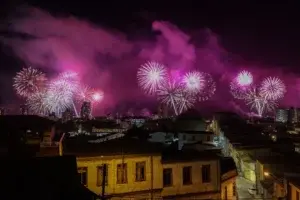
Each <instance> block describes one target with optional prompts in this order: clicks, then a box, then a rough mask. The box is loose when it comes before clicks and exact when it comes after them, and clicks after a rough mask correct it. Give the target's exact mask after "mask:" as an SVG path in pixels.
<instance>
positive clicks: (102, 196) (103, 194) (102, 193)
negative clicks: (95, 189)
mask: <svg viewBox="0 0 300 200" xmlns="http://www.w3.org/2000/svg"><path fill="white" fill-rule="evenodd" d="M106 168H107V166H106V164H103V165H102V177H103V178H102V191H101V199H102V200H105V186H106V172H107V169H106Z"/></svg>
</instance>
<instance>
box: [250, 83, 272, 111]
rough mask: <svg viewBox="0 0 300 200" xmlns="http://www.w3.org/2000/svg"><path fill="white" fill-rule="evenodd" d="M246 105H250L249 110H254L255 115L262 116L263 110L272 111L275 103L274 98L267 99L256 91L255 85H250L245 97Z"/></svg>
mask: <svg viewBox="0 0 300 200" xmlns="http://www.w3.org/2000/svg"><path fill="white" fill-rule="evenodd" d="M245 102H246V105H248V106H250V109H251V110H255V111H256V112H257V115H258V116H260V117H262V115H263V114H264V113H265V112H270V111H273V110H274V109H275V108H276V106H277V103H276V101H275V100H270V99H267V98H266V96H261V94H260V93H259V92H257V89H256V87H252V88H251V90H249V92H248V93H247V96H246V97H245Z"/></svg>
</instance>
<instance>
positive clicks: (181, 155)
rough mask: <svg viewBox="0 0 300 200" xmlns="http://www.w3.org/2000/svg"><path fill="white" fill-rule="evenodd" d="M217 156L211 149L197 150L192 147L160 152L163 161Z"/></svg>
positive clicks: (182, 160)
mask: <svg viewBox="0 0 300 200" xmlns="http://www.w3.org/2000/svg"><path fill="white" fill-rule="evenodd" d="M218 159H219V156H218V155H217V154H216V153H214V152H211V151H197V150H193V149H184V150H181V151H179V150H175V149H167V150H165V151H164V152H163V154H162V162H163V163H173V162H190V161H207V160H218Z"/></svg>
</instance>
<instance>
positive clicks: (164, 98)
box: [156, 80, 183, 115]
mask: <svg viewBox="0 0 300 200" xmlns="http://www.w3.org/2000/svg"><path fill="white" fill-rule="evenodd" d="M182 92H183V87H182V85H181V84H179V83H177V82H176V81H174V80H168V81H166V82H163V84H161V85H160V86H159V87H158V89H157V93H156V94H157V97H158V99H159V100H160V101H161V102H162V103H164V104H166V105H168V106H171V107H172V108H173V110H174V112H175V114H176V115H178V110H177V102H179V101H180V99H181V98H182Z"/></svg>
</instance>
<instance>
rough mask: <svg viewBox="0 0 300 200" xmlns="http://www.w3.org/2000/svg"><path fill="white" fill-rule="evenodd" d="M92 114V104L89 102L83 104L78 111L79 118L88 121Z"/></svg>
mask: <svg viewBox="0 0 300 200" xmlns="http://www.w3.org/2000/svg"><path fill="white" fill-rule="evenodd" d="M91 114H92V104H91V102H87V101H85V102H83V103H82V106H81V110H80V116H81V118H82V119H89V118H90V117H91Z"/></svg>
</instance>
